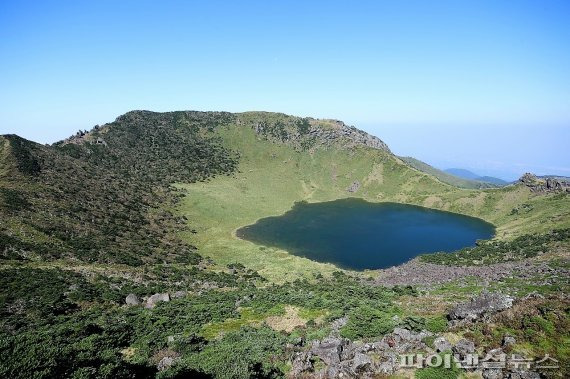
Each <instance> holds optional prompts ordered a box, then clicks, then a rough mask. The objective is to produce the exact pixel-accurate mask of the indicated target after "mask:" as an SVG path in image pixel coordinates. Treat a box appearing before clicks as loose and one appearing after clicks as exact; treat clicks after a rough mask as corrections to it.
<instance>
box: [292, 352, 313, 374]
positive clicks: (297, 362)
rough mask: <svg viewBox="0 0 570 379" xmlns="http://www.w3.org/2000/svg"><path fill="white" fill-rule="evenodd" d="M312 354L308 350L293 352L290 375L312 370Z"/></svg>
mask: <svg viewBox="0 0 570 379" xmlns="http://www.w3.org/2000/svg"><path fill="white" fill-rule="evenodd" d="M311 358H312V354H311V352H309V351H305V352H300V353H295V355H294V356H293V359H292V362H291V375H292V377H294V378H296V377H298V376H300V375H301V374H302V373H304V372H307V371H313V362H312V360H311Z"/></svg>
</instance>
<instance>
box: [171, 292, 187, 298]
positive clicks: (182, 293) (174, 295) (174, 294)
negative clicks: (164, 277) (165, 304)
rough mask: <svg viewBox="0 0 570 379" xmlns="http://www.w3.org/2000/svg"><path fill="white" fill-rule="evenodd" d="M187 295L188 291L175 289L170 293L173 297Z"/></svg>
mask: <svg viewBox="0 0 570 379" xmlns="http://www.w3.org/2000/svg"><path fill="white" fill-rule="evenodd" d="M187 295H188V291H176V292H174V293H173V294H172V298H173V299H179V298H182V297H186V296H187Z"/></svg>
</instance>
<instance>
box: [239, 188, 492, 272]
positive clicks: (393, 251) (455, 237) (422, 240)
mask: <svg viewBox="0 0 570 379" xmlns="http://www.w3.org/2000/svg"><path fill="white" fill-rule="evenodd" d="M494 233H495V228H494V226H493V225H492V224H490V223H488V222H485V221H483V220H481V219H478V218H474V217H470V216H465V215H461V214H457V213H451V212H444V211H438V210H434V209H429V208H424V207H419V206H414V205H406V204H397V203H370V202H367V201H365V200H361V199H355V198H348V199H341V200H335V201H329V202H322V203H306V202H298V203H295V205H294V206H293V208H292V209H291V210H289V211H288V212H286V213H285V214H283V215H281V216H275V217H267V218H263V219H260V220H258V221H257V222H256V223H255V224H253V225H249V226H245V227H242V228H240V229H238V230H237V232H236V235H237V236H238V237H239V238H242V239H244V240H247V241H251V242H254V243H256V244H260V245H264V246H269V247H275V248H279V249H283V250H286V251H288V252H289V253H291V254H294V255H297V256H301V257H305V258H308V259H311V260H314V261H318V262H323V263H332V264H335V265H337V266H339V267H342V268H346V269H352V270H364V269H379V268H386V267H390V266H394V265H398V264H401V263H404V262H406V261H408V260H410V259H411V258H414V257H416V256H417V255H420V254H424V253H433V252H440V251H444V252H451V251H455V250H458V249H461V248H464V247H468V246H474V245H475V242H476V240H478V239H488V238H491V237H492V236H493V235H494Z"/></svg>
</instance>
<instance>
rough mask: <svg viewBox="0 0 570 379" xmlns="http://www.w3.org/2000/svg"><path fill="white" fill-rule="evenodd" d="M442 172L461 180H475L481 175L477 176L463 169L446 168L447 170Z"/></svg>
mask: <svg viewBox="0 0 570 379" xmlns="http://www.w3.org/2000/svg"><path fill="white" fill-rule="evenodd" d="M443 171H444V172H446V173H448V174H451V175H453V176H457V177H459V178H463V179H470V180H476V179H477V178H478V177H480V176H481V175H477V174H476V173H474V172H472V171H469V170H466V169H464V168H448V169H447V170H443Z"/></svg>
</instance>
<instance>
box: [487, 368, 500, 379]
mask: <svg viewBox="0 0 570 379" xmlns="http://www.w3.org/2000/svg"><path fill="white" fill-rule="evenodd" d="M482 376H483V379H503V370H501V369H500V368H488V369H485V370H483V372H482Z"/></svg>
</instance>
